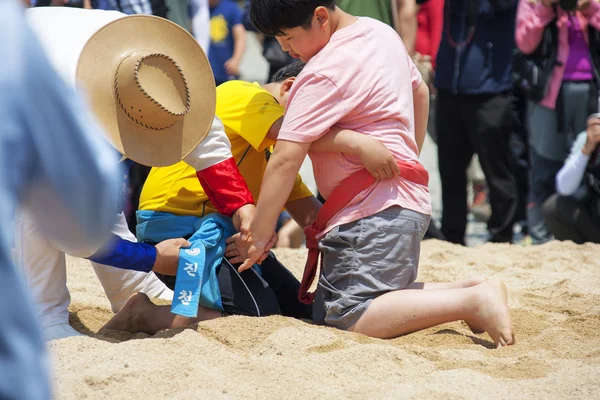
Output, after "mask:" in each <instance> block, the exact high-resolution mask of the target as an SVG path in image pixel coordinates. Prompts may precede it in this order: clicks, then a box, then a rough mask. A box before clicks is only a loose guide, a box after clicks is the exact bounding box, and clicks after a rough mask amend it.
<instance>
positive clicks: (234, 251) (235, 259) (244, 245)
mask: <svg viewBox="0 0 600 400" xmlns="http://www.w3.org/2000/svg"><path fill="white" fill-rule="evenodd" d="M225 242H226V243H227V247H226V248H225V257H227V258H228V259H229V261H230V262H231V263H232V264H239V263H242V262H244V261H245V260H246V259H247V258H248V249H249V247H250V245H249V244H248V241H246V240H242V238H241V235H240V234H239V233H236V234H235V235H233V236H231V237H229V238H227V240H226V241H225ZM276 244H277V234H276V233H274V234H273V236H271V240H269V242H268V243H267V245H266V246H265V252H264V254H263V256H262V257H261V258H260V259H259V260H258V264H260V263H262V262H263V261H264V260H265V258H267V256H268V255H269V251H271V249H272V248H273V247H275V245H276Z"/></svg>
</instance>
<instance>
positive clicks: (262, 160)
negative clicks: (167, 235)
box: [139, 81, 312, 217]
mask: <svg viewBox="0 0 600 400" xmlns="http://www.w3.org/2000/svg"><path fill="white" fill-rule="evenodd" d="M283 112H284V110H283V107H282V106H281V105H279V103H277V101H276V100H275V98H273V96H272V95H271V94H270V93H269V92H267V91H266V90H264V89H263V88H261V87H260V85H259V84H257V83H248V82H243V81H230V82H226V83H224V84H222V85H220V86H219V87H217V109H216V114H217V116H218V117H219V119H220V120H221V121H222V122H223V125H225V133H226V134H227V137H228V138H229V140H230V142H231V152H232V154H233V158H234V159H235V161H236V164H237V166H238V168H239V170H240V173H241V175H242V176H243V177H244V179H245V180H246V183H247V184H248V188H249V189H250V192H251V193H252V196H253V197H254V199H255V200H256V199H258V195H259V192H260V185H261V183H262V177H263V174H264V172H265V168H266V167H267V155H268V154H269V151H270V150H269V149H270V147H271V146H272V145H274V144H275V142H274V141H273V140H270V139H269V138H267V137H266V136H267V133H268V132H269V129H270V128H271V126H272V125H273V123H275V121H277V120H278V119H279V118H281V117H283ZM309 196H312V192H311V191H310V190H309V189H308V188H307V187H306V185H304V183H302V179H301V178H300V176H299V175H298V176H297V177H296V182H295V183H294V188H293V189H292V193H291V194H290V197H289V199H288V201H293V200H299V199H303V198H306V197H309ZM139 208H140V210H150V211H163V212H168V213H171V214H176V215H194V216H198V217H201V216H204V215H206V214H209V213H214V212H217V210H216V208H215V207H214V205H213V204H212V203H211V202H210V200H208V197H207V196H206V194H205V193H204V190H203V189H202V186H201V185H200V182H199V181H198V177H197V176H196V171H195V170H194V168H192V167H190V166H189V165H187V164H186V163H184V162H183V161H181V162H179V163H177V164H175V165H171V166H168V167H155V168H152V170H151V171H150V174H149V175H148V179H147V180H146V183H145V184H144V188H143V189H142V193H141V195H140V206H139Z"/></svg>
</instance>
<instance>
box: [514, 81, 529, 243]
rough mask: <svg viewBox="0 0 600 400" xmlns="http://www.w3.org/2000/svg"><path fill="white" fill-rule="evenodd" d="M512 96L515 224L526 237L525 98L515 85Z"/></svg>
mask: <svg viewBox="0 0 600 400" xmlns="http://www.w3.org/2000/svg"><path fill="white" fill-rule="evenodd" d="M513 96H514V98H513V107H514V108H513V125H514V129H513V134H512V136H511V149H512V152H513V155H514V159H515V178H516V179H517V190H518V192H519V204H518V206H517V212H516V215H515V222H517V223H519V224H520V225H521V233H522V235H527V234H528V229H527V203H528V198H529V170H530V168H531V163H530V158H531V156H530V151H529V126H528V120H527V97H526V95H525V93H523V90H522V89H521V88H520V87H519V86H517V85H515V87H514V89H513Z"/></svg>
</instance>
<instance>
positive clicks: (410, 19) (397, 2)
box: [392, 0, 418, 56]
mask: <svg viewBox="0 0 600 400" xmlns="http://www.w3.org/2000/svg"><path fill="white" fill-rule="evenodd" d="M417 11H418V7H417V2H416V1H415V0H392V13H393V14H394V25H395V26H394V28H395V29H396V32H398V35H400V38H401V39H402V41H403V42H404V45H405V46H406V49H407V50H408V54H410V55H411V56H412V55H413V54H414V52H415V42H416V40H417Z"/></svg>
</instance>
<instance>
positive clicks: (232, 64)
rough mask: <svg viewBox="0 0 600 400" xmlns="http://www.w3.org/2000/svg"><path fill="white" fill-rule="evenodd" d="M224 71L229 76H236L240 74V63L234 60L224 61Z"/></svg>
mask: <svg viewBox="0 0 600 400" xmlns="http://www.w3.org/2000/svg"><path fill="white" fill-rule="evenodd" d="M225 70H226V71H227V73H228V74H229V75H234V76H236V75H238V74H239V73H240V62H239V61H238V60H236V59H234V58H230V59H229V60H227V61H225Z"/></svg>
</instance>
